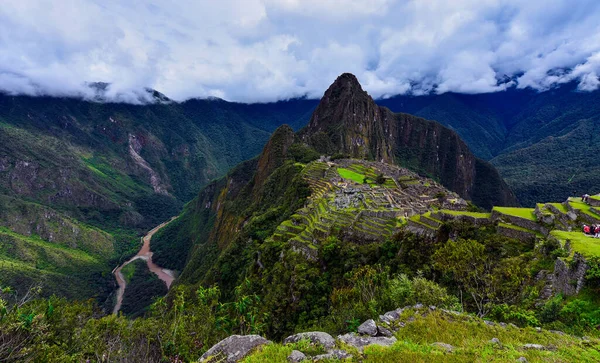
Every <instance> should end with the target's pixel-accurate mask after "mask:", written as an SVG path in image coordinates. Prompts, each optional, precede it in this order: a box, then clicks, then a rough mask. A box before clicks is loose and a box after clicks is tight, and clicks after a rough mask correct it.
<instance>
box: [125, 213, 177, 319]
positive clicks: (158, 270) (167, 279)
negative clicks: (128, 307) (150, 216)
mask: <svg viewBox="0 0 600 363" xmlns="http://www.w3.org/2000/svg"><path fill="white" fill-rule="evenodd" d="M175 218H177V217H173V218H171V219H170V220H168V221H166V222H163V223H161V224H159V225H158V226H156V227H154V228H153V229H151V230H150V231H149V232H148V234H146V235H145V236H144V237H143V238H142V247H141V248H140V250H139V251H138V253H137V254H136V255H135V256H133V257H132V258H130V259H129V260H127V261H125V262H124V263H123V264H122V265H120V266H119V267H117V268H115V269H114V270H113V275H115V279H116V280H117V284H118V285H119V287H118V289H117V302H116V304H115V307H114V309H113V314H117V313H118V312H119V310H121V305H122V304H123V295H124V294H125V289H126V288H127V281H125V277H124V276H123V273H122V272H121V270H122V269H123V267H125V266H127V265H128V264H130V263H131V262H133V261H135V260H139V259H142V260H145V261H146V264H147V265H148V269H149V270H150V271H151V272H153V273H154V274H156V276H158V278H159V279H160V280H162V281H163V282H164V283H165V284H166V285H167V289H168V288H170V287H171V284H172V283H173V281H174V280H175V274H174V273H173V271H171V270H168V269H165V268H162V267H160V266H158V265H157V264H155V263H154V262H152V254H153V253H152V251H151V250H150V240H151V239H152V236H153V235H154V234H155V233H156V232H158V231H159V230H160V229H161V228H163V227H164V226H166V225H167V224H169V223H170V222H172V221H173V220H174V219H175Z"/></svg>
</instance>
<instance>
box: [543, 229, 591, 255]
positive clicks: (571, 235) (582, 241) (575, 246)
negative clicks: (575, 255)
mask: <svg viewBox="0 0 600 363" xmlns="http://www.w3.org/2000/svg"><path fill="white" fill-rule="evenodd" d="M550 234H551V235H552V236H554V237H556V238H557V239H558V240H559V241H561V242H562V243H563V244H564V243H565V242H566V241H569V242H570V244H571V250H572V251H573V252H579V253H581V254H582V255H583V256H585V257H588V258H589V257H600V239H597V238H593V237H592V236H589V235H586V234H584V233H582V232H581V231H577V232H567V231H552V232H550Z"/></svg>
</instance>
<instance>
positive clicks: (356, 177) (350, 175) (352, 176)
mask: <svg viewBox="0 0 600 363" xmlns="http://www.w3.org/2000/svg"><path fill="white" fill-rule="evenodd" d="M337 172H338V174H340V176H341V177H342V178H344V179H348V180H352V181H354V182H355V183H359V184H363V183H364V180H365V178H366V177H365V176H364V175H363V174H359V173H357V172H354V171H352V170H348V169H344V168H337Z"/></svg>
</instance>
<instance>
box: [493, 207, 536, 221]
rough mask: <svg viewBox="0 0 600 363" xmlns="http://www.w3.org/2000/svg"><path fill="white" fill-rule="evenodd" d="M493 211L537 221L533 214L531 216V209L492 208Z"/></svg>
mask: <svg viewBox="0 0 600 363" xmlns="http://www.w3.org/2000/svg"><path fill="white" fill-rule="evenodd" d="M493 210H494V211H497V212H499V213H502V214H506V215H509V216H513V217H519V218H524V219H529V220H530V221H534V222H535V221H537V219H536V217H535V214H533V211H534V209H533V208H511V207H494V208H493Z"/></svg>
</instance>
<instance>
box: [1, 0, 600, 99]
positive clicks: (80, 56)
mask: <svg viewBox="0 0 600 363" xmlns="http://www.w3.org/2000/svg"><path fill="white" fill-rule="evenodd" d="M598 19H600V2H598V1H597V0H580V1H577V2H573V1H567V0H553V1H547V0H544V1H542V0H531V1H527V2H524V1H517V0H455V1H447V0H410V1H403V0H373V1H364V0H223V1H212V0H204V1H202V0H180V1H176V2H172V1H166V0H146V1H131V2H129V1H128V2H123V1H119V0H64V1H49V0H4V1H3V2H2V6H0V91H4V92H8V93H11V94H20V93H24V94H52V95H60V96H65V95H72V96H82V97H86V98H91V97H94V93H93V92H92V91H91V90H90V89H89V88H88V87H86V86H85V83H86V82H95V81H101V82H109V83H111V87H110V88H109V91H108V94H107V96H108V97H110V98H111V99H113V100H119V101H127V102H140V97H141V98H142V100H143V99H144V97H145V96H143V95H144V93H143V92H141V91H140V90H142V89H143V88H144V87H151V88H155V89H157V90H159V91H161V92H163V93H165V94H166V95H167V96H169V97H171V98H173V99H176V100H184V99H187V98H191V97H208V96H217V97H221V98H225V99H228V100H236V101H243V102H254V101H260V102H264V101H274V100H277V99H285V98H291V97H297V96H302V95H308V96H309V97H320V96H321V95H322V93H323V92H324V90H325V89H326V88H327V86H328V85H329V84H330V83H331V82H332V81H333V80H334V79H335V78H336V76H337V75H339V74H340V73H343V72H352V73H354V74H356V75H357V77H358V78H359V80H360V81H361V82H362V84H363V87H364V88H365V89H366V90H367V91H369V92H370V93H371V94H372V95H373V96H374V97H387V96H390V95H393V94H397V93H405V92H414V93H422V92H428V91H431V90H435V91H436V92H447V91H455V92H466V93H478V92H493V91H498V90H502V89H504V88H505V87H506V84H503V85H497V79H498V78H501V77H503V76H504V75H509V76H515V75H518V76H519V77H518V79H517V83H518V87H533V88H536V89H547V88H549V87H552V86H553V85H556V84H560V83H565V82H570V81H576V82H579V89H580V90H585V91H589V90H594V89H597V88H598V87H599V86H600V81H599V80H598V74H600V55H599V54H600V23H599V22H598V21H597V20H598ZM557 70H562V71H557ZM141 95H142V96H141Z"/></svg>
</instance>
